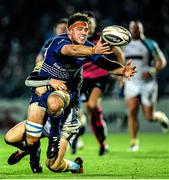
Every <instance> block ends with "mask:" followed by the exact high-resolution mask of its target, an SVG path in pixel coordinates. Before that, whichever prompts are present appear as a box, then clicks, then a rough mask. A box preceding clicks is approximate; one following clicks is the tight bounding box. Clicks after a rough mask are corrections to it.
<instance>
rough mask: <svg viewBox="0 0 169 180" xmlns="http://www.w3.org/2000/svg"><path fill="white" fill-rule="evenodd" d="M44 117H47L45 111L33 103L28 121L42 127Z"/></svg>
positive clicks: (29, 110)
mask: <svg viewBox="0 0 169 180" xmlns="http://www.w3.org/2000/svg"><path fill="white" fill-rule="evenodd" d="M44 115H45V109H44V108H42V107H40V106H39V105H38V103H32V104H30V105H29V108H28V113H27V120H28V121H31V122H34V123H38V124H41V125H42V124H43V119H44Z"/></svg>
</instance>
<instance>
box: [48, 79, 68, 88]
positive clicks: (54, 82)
mask: <svg viewBox="0 0 169 180" xmlns="http://www.w3.org/2000/svg"><path fill="white" fill-rule="evenodd" d="M65 83H66V82H65V81H62V80H58V79H50V81H49V85H50V86H51V87H52V88H53V89H54V90H64V91H67V86H66V84H65Z"/></svg>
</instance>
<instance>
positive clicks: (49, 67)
mask: <svg viewBox="0 0 169 180" xmlns="http://www.w3.org/2000/svg"><path fill="white" fill-rule="evenodd" d="M66 44H72V42H71V41H70V39H69V38H68V36H67V34H61V35H59V36H57V37H56V38H54V40H53V41H52V42H51V44H50V45H49V47H48V49H47V52H46V56H45V59H44V62H43V64H42V67H41V70H40V73H39V76H41V77H47V78H54V79H60V80H64V81H67V82H68V84H67V85H68V89H71V88H70V87H69V85H70V86H73V81H74V79H75V78H76V76H77V75H78V74H79V71H81V69H82V65H83V64H84V63H86V62H87V61H89V58H88V57H71V56H65V55H62V54H61V53H60V50H61V48H62V47H63V46H64V45H66ZM84 45H86V46H90V47H93V46H94V45H93V44H92V43H91V42H89V41H86V43H85V44H84ZM99 57H101V55H94V56H91V57H90V61H92V62H93V63H95V62H96V61H97V59H98V58H99Z"/></svg>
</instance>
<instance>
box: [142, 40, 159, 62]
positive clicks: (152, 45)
mask: <svg viewBox="0 0 169 180" xmlns="http://www.w3.org/2000/svg"><path fill="white" fill-rule="evenodd" d="M145 42H146V44H147V46H148V48H149V50H150V52H151V54H152V56H153V59H154V60H156V59H157V58H158V57H159V56H160V54H161V49H160V47H159V45H158V43H157V42H156V41H154V40H152V39H150V38H147V39H146V40H145Z"/></svg>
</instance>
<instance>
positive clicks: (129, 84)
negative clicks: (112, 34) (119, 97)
mask: <svg viewBox="0 0 169 180" xmlns="http://www.w3.org/2000/svg"><path fill="white" fill-rule="evenodd" d="M129 30H130V32H131V36H132V40H131V42H130V43H129V44H128V45H127V46H126V48H125V49H124V53H125V58H126V60H128V59H132V60H133V63H134V65H135V66H136V68H137V73H136V75H135V76H134V77H133V78H132V79H131V80H130V81H126V82H125V87H124V94H125V99H126V105H127V110H128V128H129V133H130V136H131V146H130V150H131V151H138V150H139V142H138V129H139V122H138V112H139V106H140V105H142V108H143V113H144V117H145V118H146V119H147V120H149V121H150V122H155V121H157V122H159V123H160V124H161V125H162V127H163V128H164V129H165V130H167V129H168V128H169V120H168V118H167V116H166V115H165V113H163V112H161V111H156V109H155V104H156V102H157V93H158V85H157V80H156V73H157V72H158V71H160V70H162V69H163V68H164V67H165V65H166V59H165V57H164V55H163V53H162V51H161V50H160V48H159V46H158V44H157V43H156V42H155V41H154V40H152V39H150V38H147V37H145V36H144V30H143V25H142V23H141V22H140V21H131V22H130V24H129Z"/></svg>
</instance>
